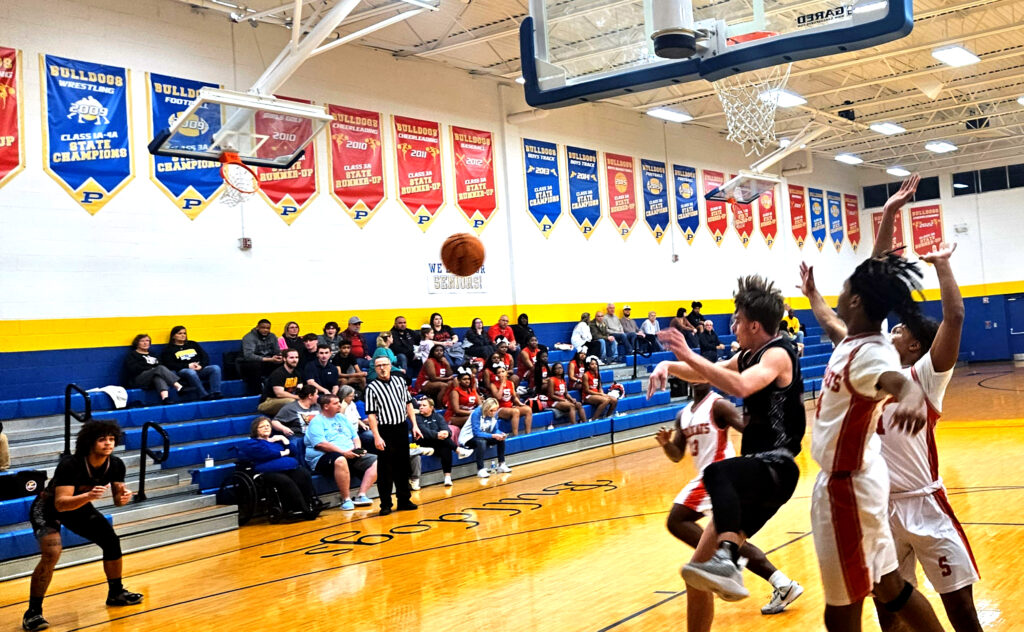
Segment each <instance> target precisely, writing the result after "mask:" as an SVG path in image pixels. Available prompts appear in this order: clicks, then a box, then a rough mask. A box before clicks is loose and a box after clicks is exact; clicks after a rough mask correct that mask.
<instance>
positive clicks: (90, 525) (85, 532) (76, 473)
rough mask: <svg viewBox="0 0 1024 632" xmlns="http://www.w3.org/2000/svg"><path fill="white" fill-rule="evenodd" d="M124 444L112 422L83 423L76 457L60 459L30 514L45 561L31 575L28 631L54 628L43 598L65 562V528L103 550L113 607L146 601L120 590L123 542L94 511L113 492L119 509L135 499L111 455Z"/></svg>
mask: <svg viewBox="0 0 1024 632" xmlns="http://www.w3.org/2000/svg"><path fill="white" fill-rule="evenodd" d="M120 438H121V428H120V427H118V425H117V424H116V423H114V422H112V421H98V420H93V421H87V422H86V423H84V424H83V425H82V429H81V430H80V431H79V432H78V438H77V440H76V443H75V453H74V455H72V456H65V457H63V458H61V460H60V463H59V464H58V465H57V470H56V471H55V472H54V474H53V478H52V479H51V480H50V483H49V484H48V485H47V486H46V489H44V490H43V492H42V493H40V494H39V496H38V497H37V498H36V499H35V501H34V502H33V503H32V507H31V508H30V509H29V520H30V521H31V523H32V530H33V531H34V532H35V535H36V538H37V539H38V540H39V550H40V551H41V552H42V557H41V558H40V560H39V564H38V565H36V569H35V571H34V572H33V573H32V584H31V588H30V590H29V600H28V610H27V611H26V612H25V616H24V618H23V619H22V622H21V625H22V627H23V628H25V629H26V630H30V631H31V630H45V629H46V628H47V627H49V624H48V623H47V621H46V619H44V618H43V597H45V596H46V589H47V587H49V585H50V580H51V579H53V569H54V568H55V567H56V566H57V562H58V560H60V554H61V540H60V527H61V525H63V526H65V527H67V529H68V530H69V531H71V532H73V533H76V534H78V535H80V536H82V537H83V538H85V539H86V540H89V541H90V542H92V543H94V544H96V545H98V546H99V547H100V548H101V549H103V572H104V573H106V575H107V586H108V591H107V605H108V606H130V605H134V604H137V603H140V602H141V601H142V595H140V594H139V593H133V592H128V591H127V590H125V588H124V586H122V585H121V539H120V538H119V537H117V534H116V533H114V528H113V527H112V526H110V523H109V522H107V520H106V518H104V517H103V514H101V513H100V512H99V511H97V510H96V508H95V507H93V506H92V503H93V501H95V500H99V499H100V498H102V497H103V495H104V494H106V493H107V490H108V489H110V490H111V493H112V494H113V496H114V504H115V505H117V506H119V507H120V506H121V505H125V504H127V503H128V502H129V501H130V500H131V498H132V492H131V491H129V490H128V488H127V487H125V484H124V474H125V467H124V462H123V461H121V459H119V458H117V457H116V456H113V455H112V453H113V452H114V447H115V446H116V445H117V442H118V440H119V439H120Z"/></svg>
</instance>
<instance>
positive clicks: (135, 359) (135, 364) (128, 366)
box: [124, 349, 160, 383]
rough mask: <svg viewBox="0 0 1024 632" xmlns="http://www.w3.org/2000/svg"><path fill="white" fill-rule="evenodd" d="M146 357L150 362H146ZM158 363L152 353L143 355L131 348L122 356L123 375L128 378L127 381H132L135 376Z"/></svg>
mask: <svg viewBox="0 0 1024 632" xmlns="http://www.w3.org/2000/svg"><path fill="white" fill-rule="evenodd" d="M147 358H148V359H149V360H150V362H147V361H146V360H147ZM158 364H160V360H159V359H158V358H157V357H156V356H155V355H153V354H148V355H144V354H141V353H139V352H138V351H136V350H135V349H132V350H131V351H129V352H128V355H126V356H125V358H124V372H125V377H127V378H128V381H129V383H131V382H134V381H135V378H137V377H139V376H140V375H142V373H143V372H145V371H148V370H149V369H152V368H153V367H155V366H157V365H158Z"/></svg>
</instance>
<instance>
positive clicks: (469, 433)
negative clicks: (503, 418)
mask: <svg viewBox="0 0 1024 632" xmlns="http://www.w3.org/2000/svg"><path fill="white" fill-rule="evenodd" d="M513 394H515V392H514V391H513ZM500 410H501V408H500V407H499V405H498V401H497V400H496V399H494V398H493V397H492V398H489V399H487V400H485V401H484V403H483V404H482V405H481V406H480V408H477V409H476V410H474V411H473V414H472V415H470V417H469V423H468V424H466V425H465V426H464V427H463V429H462V433H461V434H460V435H459V442H460V445H463V446H465V447H467V448H471V449H472V450H473V453H474V454H475V455H476V475H477V476H479V477H480V478H488V477H490V475H491V473H490V472H488V471H487V469H486V468H484V453H485V452H486V451H487V448H488V446H492V445H493V446H497V447H498V469H497V471H498V472H502V473H507V472H511V471H512V470H511V469H510V468H509V467H508V466H507V465H505V438H506V436H507V435H506V434H505V433H504V432H501V431H500V430H499V429H498V417H497V415H495V412H496V411H500Z"/></svg>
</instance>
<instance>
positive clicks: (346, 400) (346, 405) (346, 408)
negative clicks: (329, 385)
mask: <svg viewBox="0 0 1024 632" xmlns="http://www.w3.org/2000/svg"><path fill="white" fill-rule="evenodd" d="M338 399H339V400H340V401H341V413H340V414H341V415H342V416H343V417H345V419H348V421H349V423H351V424H352V429H353V430H355V431H356V434H357V435H358V436H359V444H360V445H364V446H366V450H367V451H368V452H370V453H372V454H376V453H377V448H376V446H374V445H373V431H371V430H370V424H369V423H367V421H366V419H364V418H363V416H362V415H360V414H359V407H358V406H356V389H354V388H352V387H351V386H349V385H347V384H346V385H344V386H342V387H341V388H340V389H338Z"/></svg>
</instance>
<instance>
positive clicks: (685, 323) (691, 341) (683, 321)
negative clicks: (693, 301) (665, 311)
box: [668, 307, 697, 349]
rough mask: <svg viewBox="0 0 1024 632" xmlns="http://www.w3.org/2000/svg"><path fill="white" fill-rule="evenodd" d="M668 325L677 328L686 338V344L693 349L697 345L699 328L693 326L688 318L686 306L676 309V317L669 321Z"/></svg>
mask: <svg viewBox="0 0 1024 632" xmlns="http://www.w3.org/2000/svg"><path fill="white" fill-rule="evenodd" d="M668 326H669V327H672V328H673V329H677V330H678V331H679V332H680V333H681V334H683V338H686V344H687V346H688V347H690V348H691V349H694V348H696V347H697V328H696V327H694V326H693V323H691V322H690V321H689V320H688V319H687V318H686V308H685V307H680V308H679V309H677V310H676V317H675V318H673V319H672V320H670V321H668Z"/></svg>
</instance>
